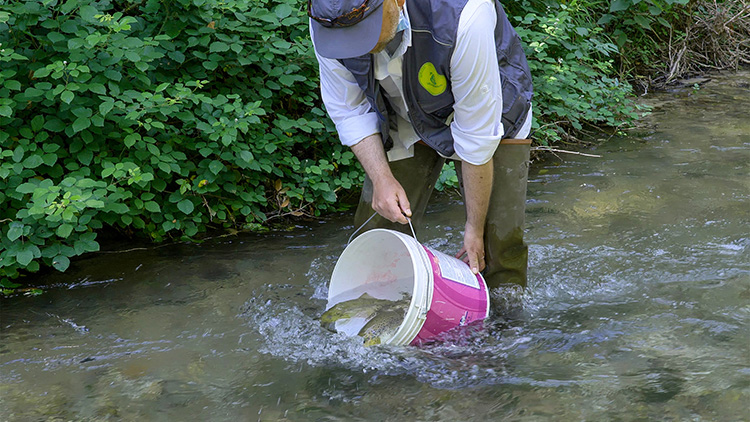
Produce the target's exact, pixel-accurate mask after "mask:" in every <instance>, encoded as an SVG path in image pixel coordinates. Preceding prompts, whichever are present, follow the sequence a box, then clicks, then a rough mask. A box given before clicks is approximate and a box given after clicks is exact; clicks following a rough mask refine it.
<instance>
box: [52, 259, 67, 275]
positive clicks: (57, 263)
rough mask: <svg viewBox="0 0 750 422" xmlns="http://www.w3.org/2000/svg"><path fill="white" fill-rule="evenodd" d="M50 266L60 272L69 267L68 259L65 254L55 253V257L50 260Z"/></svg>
mask: <svg viewBox="0 0 750 422" xmlns="http://www.w3.org/2000/svg"><path fill="white" fill-rule="evenodd" d="M52 266H53V267H54V268H55V269H56V270H57V271H60V272H63V271H65V270H67V269H68V267H70V259H69V258H68V257H67V256H65V255H57V256H56V257H55V259H53V260H52Z"/></svg>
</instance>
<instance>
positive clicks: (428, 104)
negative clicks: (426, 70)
mask: <svg viewBox="0 0 750 422" xmlns="http://www.w3.org/2000/svg"><path fill="white" fill-rule="evenodd" d="M417 103H419V106H420V107H421V108H422V110H424V112H425V113H427V114H431V115H433V116H435V118H437V119H439V120H441V121H445V120H446V119H447V118H448V116H450V115H451V113H453V95H452V94H451V93H450V92H445V93H443V94H441V95H438V96H436V97H433V96H429V98H424V97H423V98H420V99H418V100H417Z"/></svg>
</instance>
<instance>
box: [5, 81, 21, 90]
mask: <svg viewBox="0 0 750 422" xmlns="http://www.w3.org/2000/svg"><path fill="white" fill-rule="evenodd" d="M4 85H5V87H6V88H8V89H11V90H13V91H20V90H21V82H18V81H17V80H15V79H11V80H9V81H5V83H4Z"/></svg>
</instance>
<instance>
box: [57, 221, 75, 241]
mask: <svg viewBox="0 0 750 422" xmlns="http://www.w3.org/2000/svg"><path fill="white" fill-rule="evenodd" d="M72 232H73V226H72V225H70V224H68V223H65V224H61V225H60V227H58V228H57V230H56V231H55V233H57V235H58V236H60V237H62V238H63V239H66V238H67V237H68V236H70V233H72Z"/></svg>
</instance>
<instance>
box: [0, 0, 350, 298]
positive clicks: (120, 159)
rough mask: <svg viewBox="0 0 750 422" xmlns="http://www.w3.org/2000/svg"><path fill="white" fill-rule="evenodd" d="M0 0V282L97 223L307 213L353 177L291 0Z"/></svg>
mask: <svg viewBox="0 0 750 422" xmlns="http://www.w3.org/2000/svg"><path fill="white" fill-rule="evenodd" d="M0 7H2V9H0V43H2V45H0V49H1V50H2V51H1V52H0V69H1V70H0V128H1V129H0V157H2V160H1V161H0V202H2V204H3V207H2V209H1V210H0V221H1V222H2V224H1V225H0V242H2V247H1V250H0V279H3V280H6V284H5V286H7V285H8V283H9V282H8V281H7V280H9V279H15V278H17V277H18V276H19V274H20V273H19V272H20V271H24V272H35V271H38V270H40V269H41V268H43V267H51V268H54V269H57V270H59V271H65V270H66V269H67V268H68V266H69V265H70V260H71V258H73V257H75V256H78V255H81V254H84V253H87V252H93V251H97V250H99V248H100V245H99V243H98V241H97V235H98V233H100V232H101V231H102V230H104V229H115V230H118V231H120V232H121V233H124V234H128V235H131V234H136V235H142V236H147V237H150V238H152V239H153V240H155V241H162V240H165V239H167V238H181V237H183V236H184V237H195V236H196V235H198V234H199V233H201V232H204V231H206V230H208V229H210V228H212V227H215V228H224V229H229V228H234V229H242V228H245V227H255V226H254V225H257V224H259V223H267V222H268V221H269V220H273V219H274V218H277V217H280V216H284V215H294V216H301V215H312V216H317V215H320V214H321V213H324V212H328V211H330V210H334V209H338V207H339V206H338V205H337V204H336V202H337V193H338V192H340V191H342V190H348V189H352V188H354V187H355V186H357V185H358V184H359V183H360V182H361V179H362V172H361V170H360V168H359V167H358V166H357V165H356V163H355V160H354V159H353V157H354V156H353V154H352V153H351V152H350V151H348V149H345V148H343V147H342V146H340V145H339V143H338V142H337V140H336V138H335V135H334V132H333V129H332V126H331V123H330V122H329V121H328V120H327V119H326V118H325V112H324V111H323V110H322V109H321V106H320V101H319V98H318V95H317V93H316V92H317V85H318V82H317V77H316V74H317V64H316V63H315V60H314V57H313V56H311V52H310V42H309V36H308V32H307V17H306V13H305V11H304V10H303V8H302V3H301V2H299V3H298V4H292V5H290V4H288V3H286V2H266V1H242V0H240V1H222V2H218V1H202V0H176V1H133V2H113V1H91V0H88V1H87V0H80V1H74V0H68V1H56V0H44V1H17V2H13V3H11V4H10V5H7V4H6V5H3V6H0Z"/></svg>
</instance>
